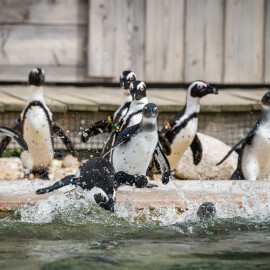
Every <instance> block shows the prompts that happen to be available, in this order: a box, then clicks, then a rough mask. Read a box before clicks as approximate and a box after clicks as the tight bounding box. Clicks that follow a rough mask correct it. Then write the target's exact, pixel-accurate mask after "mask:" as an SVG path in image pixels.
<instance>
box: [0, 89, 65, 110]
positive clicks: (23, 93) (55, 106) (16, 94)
mask: <svg viewBox="0 0 270 270" xmlns="http://www.w3.org/2000/svg"><path fill="white" fill-rule="evenodd" d="M45 91H46V88H45V90H44V92H45ZM2 92H4V93H5V94H6V95H8V96H9V97H13V98H15V99H16V100H20V102H21V103H22V104H23V106H22V108H21V107H20V108H18V109H17V110H16V111H21V110H22V109H23V108H24V107H25V105H26V102H27V101H28V88H27V86H5V87H2ZM44 96H45V95H44ZM45 102H46V104H47V106H48V107H49V108H50V109H51V110H52V112H66V111H67V107H66V105H65V104H64V103H61V102H59V101H57V100H55V99H54V98H50V97H47V96H45ZM21 103H18V104H21ZM15 104H16V102H15Z"/></svg>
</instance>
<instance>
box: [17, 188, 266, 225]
mask: <svg viewBox="0 0 270 270" xmlns="http://www.w3.org/2000/svg"><path fill="white" fill-rule="evenodd" d="M213 188H214V187H213ZM256 188H257V187H253V188H248V189H247V190H245V191H244V193H243V197H242V207H241V208H240V206H239V205H238V204H236V203H234V202H233V200H232V198H231V197H230V196H229V198H227V199H224V200H223V201H220V202H217V203H215V206H216V209H217V213H216V219H219V220H221V219H227V220H229V219H232V218H241V223H242V222H243V220H246V221H247V222H253V223H269V222H270V211H269V209H270V196H269V194H270V192H269V190H266V194H268V195H267V197H264V198H257V199H253V194H254V192H255V191H254V190H255V189H256ZM178 193H179V196H181V198H184V199H185V200H186V201H187V203H188V209H189V210H188V211H185V212H184V213H179V212H178V211H177V210H176V209H175V208H174V207H169V208H156V209H149V208H145V209H143V210H138V209H136V205H135V203H134V202H133V201H127V202H126V203H124V204H117V203H116V206H115V213H114V214H112V213H110V212H108V211H105V210H103V209H102V208H100V207H99V206H97V205H96V203H95V202H94V199H93V193H92V192H91V191H83V190H82V189H80V188H76V189H74V190H72V191H69V192H66V193H65V194H51V195H50V196H49V198H48V199H46V200H41V201H38V202H37V203H36V204H35V205H34V206H30V205H26V206H24V207H23V208H21V209H19V210H18V211H17V214H18V215H19V216H20V220H21V221H22V222H27V223H50V222H55V221H57V222H63V223H68V224H74V225H80V224H86V223H91V224H99V225H102V226H118V225H119V226H122V225H123V224H125V225H127V224H129V225H132V224H138V225H140V224H152V225H158V226H171V225H173V224H177V223H178V224H179V223H180V224H182V223H185V224H187V223H194V222H198V221H199V218H198V217H197V215H196V212H197V209H198V207H199V205H200V204H201V203H203V201H202V200H200V199H199V200H196V201H194V200H192V199H190V198H189V197H188V196H187V195H185V193H184V192H183V191H181V190H179V189H178Z"/></svg>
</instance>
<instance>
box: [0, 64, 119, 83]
mask: <svg viewBox="0 0 270 270" xmlns="http://www.w3.org/2000/svg"><path fill="white" fill-rule="evenodd" d="M39 66H40V65H39ZM32 68H33V65H28V66H27V65H25V66H1V65H0V81H4V82H27V76H28V74H29V72H30V70H31V69H32ZM42 68H43V69H44V70H45V73H46V82H56V83H61V82H62V83H79V82H95V83H98V82H102V83H105V82H118V83H119V77H118V78H117V80H115V79H108V78H107V79H105V78H90V77H88V75H87V69H86V67H67V66H61V67H51V66H42Z"/></svg>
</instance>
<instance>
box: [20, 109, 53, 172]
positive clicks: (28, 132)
mask: <svg viewBox="0 0 270 270" xmlns="http://www.w3.org/2000/svg"><path fill="white" fill-rule="evenodd" d="M50 125H51V121H50V120H49V119H48V118H47V115H46V113H45V111H44V110H43V109H42V108H40V107H38V106H35V107H32V108H30V109H29V110H28V111H27V113H26V115H25V118H24V123H23V137H24V139H25V141H26V142H27V144H28V147H29V151H28V152H27V155H26V156H25V155H24V156H22V161H23V164H24V163H28V164H29V160H28V161H26V160H25V159H31V161H30V163H31V164H32V170H40V169H43V168H47V167H48V166H49V165H50V163H51V162H52V160H53V156H54V154H53V142H52V134H51V127H50ZM23 157H25V158H23ZM26 157H27V158H26Z"/></svg>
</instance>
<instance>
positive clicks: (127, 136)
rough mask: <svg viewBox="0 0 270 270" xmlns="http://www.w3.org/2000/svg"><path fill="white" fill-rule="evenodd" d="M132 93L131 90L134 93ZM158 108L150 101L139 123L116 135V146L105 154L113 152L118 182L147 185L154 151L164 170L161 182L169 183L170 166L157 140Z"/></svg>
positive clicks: (162, 170)
mask: <svg viewBox="0 0 270 270" xmlns="http://www.w3.org/2000/svg"><path fill="white" fill-rule="evenodd" d="M131 93H132V92H131ZM157 116H158V107H157V106H156V105H155V104H152V103H148V104H146V105H145V106H144V107H143V110H142V115H141V120H140V123H138V124H135V125H132V126H130V127H127V128H125V129H123V130H122V131H121V133H120V134H119V135H118V136H117V138H116V141H115V143H114V145H113V146H112V147H111V148H109V149H108V150H107V151H106V152H105V153H104V155H103V157H105V156H106V155H107V154H108V153H109V152H111V151H113V155H112V162H113V166H114V169H115V171H116V178H117V181H118V183H119V184H123V183H127V182H129V181H130V180H129V179H131V181H130V183H129V184H133V183H134V182H133V181H132V177H134V176H135V177H136V181H135V184H136V185H137V186H138V187H143V186H145V185H146V184H147V179H146V177H145V176H146V171H147V168H148V166H149V163H150V160H151V158H152V156H153V154H154V157H155V159H156V160H157V162H158V164H159V166H160V168H161V172H162V182H163V183H164V184H167V183H168V181H169V176H170V165H169V163H168V160H167V158H166V156H165V154H164V153H163V151H162V149H161V147H160V145H159V143H158V127H157Z"/></svg>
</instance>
